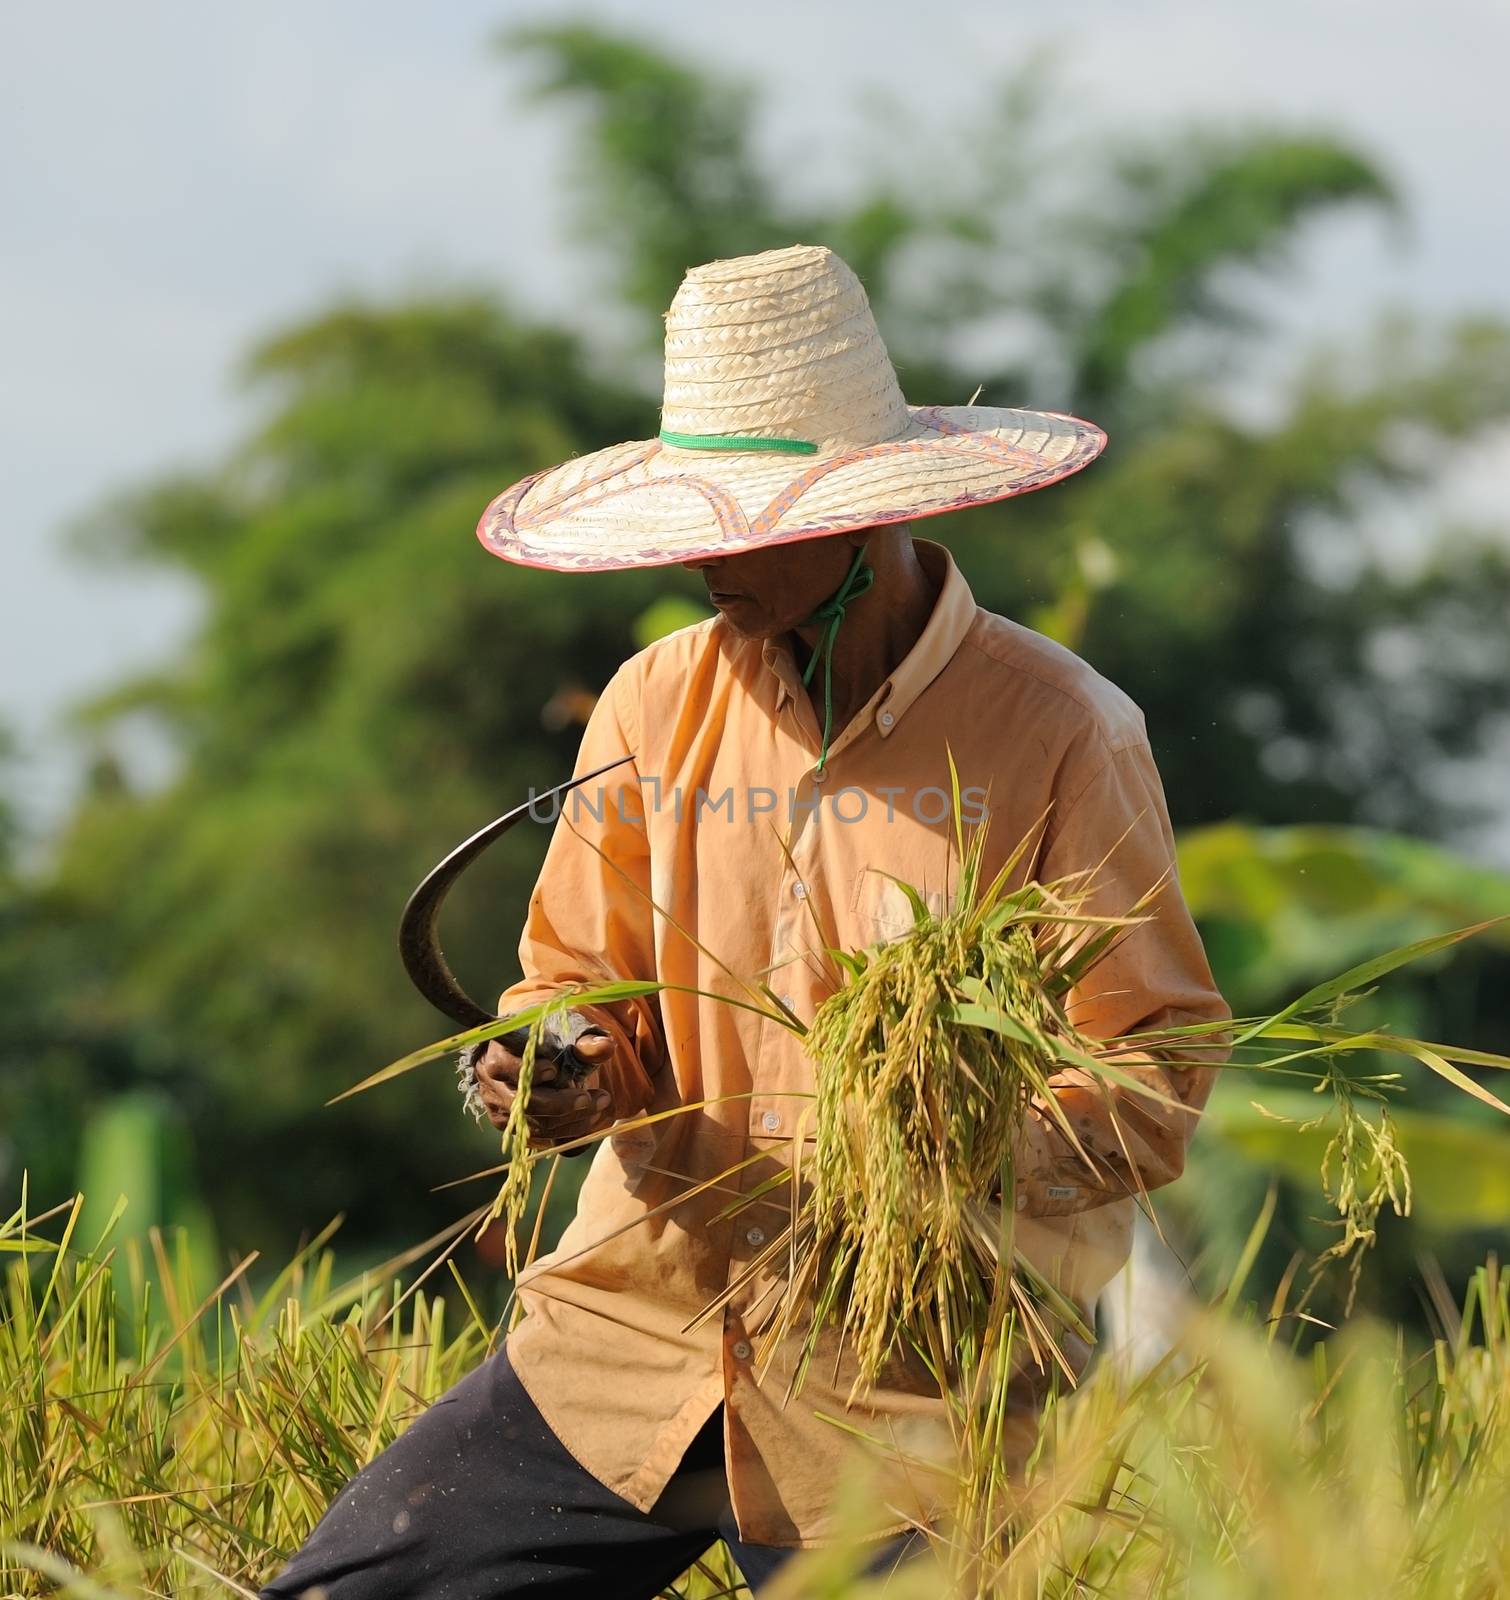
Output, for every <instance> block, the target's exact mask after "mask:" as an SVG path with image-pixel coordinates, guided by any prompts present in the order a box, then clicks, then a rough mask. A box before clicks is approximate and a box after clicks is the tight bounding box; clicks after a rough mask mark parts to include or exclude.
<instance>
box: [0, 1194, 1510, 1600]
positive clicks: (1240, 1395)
mask: <svg viewBox="0 0 1510 1600" xmlns="http://www.w3.org/2000/svg"><path fill="white" fill-rule="evenodd" d="M78 1215H79V1209H78V1206H77V1205H76V1204H74V1205H70V1206H68V1207H65V1208H63V1209H61V1210H58V1211H55V1212H53V1213H51V1214H50V1215H43V1216H39V1217H36V1218H32V1219H27V1218H25V1217H23V1216H21V1215H19V1214H18V1215H17V1216H13V1217H11V1218H10V1219H9V1220H8V1221H6V1222H5V1223H4V1224H3V1225H0V1253H3V1254H4V1255H5V1256H6V1257H7V1267H6V1277H5V1289H4V1299H3V1308H0V1593H3V1594H5V1595H21V1596H32V1595H43V1594H58V1595H77V1596H81V1597H83V1596H93V1597H115V1596H118V1597H132V1600H137V1597H145V1596H163V1595H172V1596H201V1595H203V1596H211V1595H215V1596H223V1595H226V1594H248V1593H255V1591H256V1588H257V1585H258V1583H259V1581H260V1580H262V1579H264V1578H265V1577H267V1576H268V1575H270V1574H271V1572H272V1571H273V1570H274V1569H275V1568H276V1567H277V1565H278V1563H279V1561H280V1559H281V1556H282V1555H283V1553H285V1552H287V1551H289V1550H291V1549H292V1548H294V1547H295V1546H296V1545H297V1544H298V1543H299V1542H300V1541H301V1540H302V1539H303V1537H304V1536H305V1534H306V1533H307V1532H308V1531H309V1529H310V1528H311V1527H312V1526H313V1525H314V1522H315V1521H316V1519H317V1518H318V1517H319V1515H320V1512H321V1510H322V1509H323V1507H324V1506H325V1504H326V1502H327V1501H328V1500H329V1499H330V1498H331V1496H332V1495H333V1494H334V1493H335V1491H336V1490H337V1489H338V1488H339V1487H340V1485H341V1484H342V1483H343V1482H344V1481H345V1480H346V1478H347V1477H349V1476H350V1475H351V1474H352V1473H353V1472H355V1471H356V1470H357V1469H358V1468H359V1467H360V1466H362V1465H363V1464H364V1463H365V1462H367V1461H369V1460H371V1459H372V1457H373V1456H374V1455H375V1454H377V1452H379V1451H380V1450H381V1449H383V1448H384V1446H385V1445H387V1444H388V1443H389V1442H390V1441H391V1440H392V1439H393V1438H395V1437H396V1436H397V1434H398V1433H399V1431H400V1430H401V1429H402V1428H403V1427H404V1426H405V1424H406V1423H407V1422H409V1421H410V1420H411V1419H412V1418H413V1417H414V1416H415V1415H416V1414H417V1413H418V1412H419V1410H420V1409H421V1408H422V1407H423V1406H425V1405H426V1404H427V1403H428V1402H429V1401H431V1400H433V1399H434V1398H435V1397H436V1396H437V1395H438V1394H440V1393H441V1392H442V1391H443V1390H444V1389H445V1388H446V1387H448V1386H449V1385H450V1384H451V1383H453V1382H454V1381H456V1380H457V1379H458V1378H459V1377H460V1376H461V1375H462V1374H463V1373H465V1372H466V1371H467V1370H469V1369H470V1368H471V1367H472V1366H473V1365H475V1364H476V1362H477V1361H479V1360H480V1359H481V1358H482V1357H483V1356H484V1355H485V1354H486V1353H487V1352H488V1350H489V1349H490V1348H491V1347H492V1345H493V1343H494V1341H495V1339H496V1337H497V1336H498V1333H499V1327H498V1325H497V1324H494V1323H490V1322H489V1321H487V1320H486V1319H484V1318H483V1317H482V1315H481V1314H480V1313H479V1311H478V1309H477V1306H476V1301H475V1299H474V1298H473V1297H471V1296H470V1295H469V1294H468V1292H467V1290H466V1286H465V1285H464V1284H463V1283H462V1282H461V1279H460V1276H459V1275H458V1274H455V1273H454V1272H453V1273H452V1274H451V1278H450V1283H451V1289H452V1293H451V1294H450V1295H449V1296H448V1297H447V1298H446V1299H442V1298H441V1297H440V1296H438V1295H432V1294H430V1293H428V1292H427V1291H426V1290H425V1289H421V1290H419V1291H418V1292H415V1291H414V1290H412V1289H410V1290H406V1289H405V1288H403V1286H402V1284H401V1282H400V1279H399V1277H398V1276H397V1275H393V1276H386V1275H378V1276H373V1277H370V1278H367V1279H363V1280H359V1281H357V1282H355V1283H350V1284H344V1285H343V1284H338V1283H337V1282H335V1280H334V1277H333V1258H332V1255H331V1254H330V1252H329V1249H328V1248H327V1247H326V1245H325V1243H324V1242H323V1241H316V1243H315V1244H314V1245H313V1246H312V1247H311V1248H310V1249H309V1250H308V1251H306V1252H305V1253H304V1254H303V1255H301V1256H300V1257H299V1258H298V1259H296V1260H295V1261H293V1262H291V1263H289V1264H288V1265H287V1266H286V1267H285V1268H284V1269H283V1270H282V1271H281V1272H280V1273H279V1274H277V1276H276V1277H275V1278H273V1279H272V1281H270V1282H268V1283H267V1284H266V1286H265V1287H264V1288H263V1289H262V1290H261V1291H260V1292H259V1293H257V1294H255V1295H254V1293H253V1292H252V1290H251V1289H250V1288H249V1281H250V1279H251V1278H252V1277H253V1275H254V1272H255V1267H256V1263H247V1264H245V1268H244V1270H238V1271H237V1272H235V1273H233V1274H231V1276H230V1278H229V1279H228V1280H227V1281H226V1282H225V1283H222V1284H219V1285H214V1284H212V1285H208V1286H206V1285H201V1284H196V1283H194V1282H193V1281H192V1272H191V1269H190V1267H189V1264H188V1257H189V1252H188V1250H187V1249H186V1248H185V1245H186V1241H184V1240H182V1239H176V1240H172V1239H163V1238H160V1237H157V1236H153V1237H152V1238H151V1239H150V1240H149V1241H147V1243H146V1244H145V1245H139V1244H136V1243H132V1242H127V1243H126V1244H124V1245H119V1246H113V1245H112V1244H111V1242H110V1240H109V1239H108V1238H107V1239H106V1240H105V1241H103V1242H102V1243H101V1244H100V1245H99V1246H98V1247H93V1246H92V1245H91V1247H89V1248H85V1247H84V1246H83V1245H82V1244H81V1241H80V1240H79V1239H78V1238H77V1227H76V1226H75V1224H76V1223H77V1219H78ZM1266 1222H1267V1218H1266V1216H1264V1215H1262V1214H1261V1215H1260V1216H1259V1217H1258V1218H1256V1219H1255V1224H1254V1229H1253V1238H1252V1241H1250V1243H1251V1245H1252V1249H1250V1250H1249V1251H1248V1252H1246V1253H1245V1258H1244V1259H1245V1260H1251V1258H1252V1254H1253V1250H1254V1249H1256V1246H1257V1241H1258V1240H1259V1239H1260V1238H1261V1236H1262V1233H1263V1230H1264V1227H1265V1226H1266ZM1244 1270H1245V1268H1244V1267H1243V1266H1242V1264H1239V1267H1238V1271H1237V1274H1236V1275H1235V1276H1234V1278H1233V1281H1232V1283H1231V1285H1229V1293H1228V1294H1227V1295H1225V1296H1223V1297H1222V1299H1221V1300H1219V1301H1218V1302H1217V1303H1215V1304H1213V1305H1211V1306H1209V1307H1206V1308H1203V1309H1202V1310H1200V1311H1199V1312H1198V1313H1196V1314H1195V1315H1193V1316H1192V1318H1191V1320H1190V1322H1189V1323H1188V1324H1187V1326H1186V1328H1185V1330H1184V1332H1183V1334H1182V1335H1181V1337H1180V1338H1179V1340H1178V1342H1177V1344H1176V1345H1175V1347H1174V1348H1173V1349H1172V1350H1171V1351H1170V1352H1169V1353H1168V1354H1167V1355H1166V1356H1165V1357H1164V1358H1163V1359H1162V1360H1161V1361H1160V1362H1159V1363H1158V1364H1157V1365H1156V1366H1154V1367H1153V1368H1152V1369H1150V1370H1148V1371H1145V1372H1141V1373H1138V1372H1135V1371H1133V1370H1131V1368H1130V1367H1129V1366H1127V1365H1125V1364H1119V1363H1117V1362H1115V1361H1112V1360H1110V1359H1108V1360H1106V1361H1101V1362H1097V1363H1094V1364H1093V1365H1092V1368H1091V1370H1090V1372H1089V1374H1088V1375H1087V1377H1086V1378H1085V1380H1084V1381H1083V1382H1082V1384H1081V1386H1080V1388H1079V1389H1078V1390H1077V1391H1076V1392H1074V1393H1073V1394H1067V1395H1064V1396H1062V1397H1060V1398H1058V1399H1056V1400H1052V1401H1051V1402H1050V1404H1049V1407H1048V1410H1047V1412H1046V1414H1045V1419H1044V1427H1043V1432H1042V1435H1041V1439H1040V1444H1039V1448H1038V1451H1037V1453H1036V1454H1035V1457H1034V1459H1033V1460H1032V1461H1031V1462H1030V1465H1029V1471H1028V1473H1027V1475H1026V1477H1025V1478H1024V1480H1023V1482H1022V1483H1021V1484H1020V1485H1017V1486H1016V1487H1015V1489H1014V1493H1013V1496H1012V1499H1011V1501H1010V1503H1009V1504H1008V1505H1007V1507H1006V1509H1005V1516H1006V1520H1007V1523H1008V1537H1006V1538H1005V1539H1004V1540H1003V1541H1002V1549H1003V1552H1004V1554H1003V1556H1002V1559H1001V1561H1000V1564H999V1565H998V1566H997V1567H996V1568H995V1569H993V1570H991V1571H989V1572H984V1573H982V1574H980V1577H979V1583H978V1588H977V1592H978V1593H990V1594H993V1595H1002V1596H1011V1597H1014V1600H1015V1597H1018V1596H1023V1597H1027V1596H1033V1597H1040V1596H1042V1597H1048V1596H1052V1597H1056V1600H1057V1597H1061V1596H1063V1597H1068V1596H1080V1595H1085V1596H1090V1595H1097V1596H1105V1597H1113V1600H1119V1597H1123V1596H1127V1597H1132V1596H1140V1597H1141V1596H1157V1597H1164V1596H1176V1595H1179V1596H1200V1597H1202V1600H1205V1597H1208V1596H1210V1597H1218V1600H1221V1597H1227V1596H1232V1597H1249V1596H1251V1597H1253V1600H1258V1597H1260V1596H1262V1597H1264V1600H1276V1597H1289V1596H1295V1597H1297V1600H1298V1597H1301V1596H1304V1597H1306V1600H1310V1597H1312V1596H1314V1595H1315V1594H1317V1593H1332V1594H1338V1595H1359V1596H1378V1597H1391V1600H1392V1597H1396V1596H1398V1597H1400V1600H1405V1597H1407V1596H1408V1597H1410V1600H1438V1597H1441V1600H1446V1597H1449V1596H1450V1597H1454V1600H1459V1597H1463V1600H1468V1597H1472V1600H1489V1597H1491V1596H1499V1595H1503V1594H1506V1593H1510V1519H1507V1517H1506V1516H1505V1508H1506V1506H1507V1505H1510V1431H1507V1424H1510V1295H1507V1282H1506V1279H1505V1276H1504V1274H1503V1273H1502V1271H1501V1270H1500V1267H1499V1264H1498V1263H1497V1261H1495V1260H1494V1259H1492V1258H1491V1259H1490V1260H1489V1261H1487V1262H1486V1263H1485V1264H1484V1265H1483V1266H1482V1267H1481V1268H1479V1269H1478V1270H1477V1271H1476V1273H1475V1274H1474V1277H1473V1280H1472V1282H1471V1283H1470V1284H1469V1286H1468V1288H1467V1291H1466V1294H1465V1296H1464V1298H1463V1300H1462V1303H1461V1304H1460V1305H1458V1306H1445V1305H1444V1306H1442V1307H1440V1308H1439V1310H1440V1314H1441V1320H1442V1323H1443V1326H1442V1328H1441V1329H1440V1332H1439V1335H1438V1337H1436V1338H1435V1339H1434V1340H1433V1341H1432V1342H1431V1343H1430V1344H1429V1345H1424V1346H1423V1347H1422V1348H1410V1347H1408V1346H1407V1344H1406V1343H1405V1342H1404V1340H1403V1338H1402V1337H1401V1335H1400V1334H1399V1333H1398V1331H1397V1330H1394V1329H1389V1328H1385V1327H1382V1326H1380V1325H1378V1324H1376V1323H1372V1322H1370V1321H1369V1320H1368V1319H1366V1318H1360V1319H1355V1320H1350V1321H1349V1322H1347V1323H1345V1324H1344V1325H1342V1326H1341V1327H1338V1328H1336V1329H1331V1330H1322V1332H1323V1337H1321V1338H1319V1339H1318V1340H1317V1341H1316V1342H1315V1344H1314V1345H1313V1346H1312V1347H1311V1348H1310V1349H1309V1350H1308V1351H1307V1352H1306V1353H1305V1354H1304V1355H1300V1354H1297V1353H1296V1351H1297V1349H1298V1348H1299V1346H1300V1345H1301V1344H1302V1343H1303V1339H1302V1335H1303V1334H1304V1333H1305V1332H1306V1330H1307V1328H1308V1326H1309V1324H1307V1322H1306V1319H1305V1316H1304V1314H1298V1315H1297V1314H1296V1313H1295V1312H1294V1311H1293V1310H1292V1309H1289V1308H1288V1306H1287V1303H1286V1301H1285V1298H1284V1294H1285V1291H1284V1289H1283V1288H1282V1289H1281V1293H1280V1295H1279V1296H1276V1298H1275V1301H1274V1302H1273V1303H1272V1304H1271V1305H1269V1306H1267V1307H1257V1306H1252V1305H1250V1304H1249V1303H1248V1302H1247V1301H1246V1300H1245V1299H1244V1297H1243V1295H1242V1293H1241V1288H1242V1273H1243V1271H1244ZM456 1307H459V1308H460V1309H459V1311H458V1310H456V1309H455V1308H456ZM1312 1331H1315V1330H1312ZM947 1538H948V1534H947V1530H945V1532H944V1534H943V1540H947ZM938 1553H939V1558H940V1559H939V1560H938V1562H937V1563H934V1562H933V1561H932V1560H931V1559H930V1558H927V1557H925V1558H922V1559H921V1560H920V1561H919V1562H918V1563H917V1565H916V1566H915V1567H914V1568H913V1569H912V1570H907V1569H903V1571H902V1572H901V1573H899V1574H898V1575H896V1576H894V1577H893V1579H892V1580H891V1582H890V1586H889V1587H888V1588H887V1589H886V1591H885V1592H886V1593H887V1594H889V1595H892V1596H895V1597H901V1600H910V1597H916V1600H923V1597H924V1596H927V1597H929V1600H936V1597H937V1596H939V1595H940V1594H948V1593H951V1592H952V1593H954V1594H956V1595H959V1594H961V1591H960V1590H958V1589H957V1588H956V1589H953V1590H950V1589H949V1588H948V1587H947V1577H946V1574H947V1572H948V1570H949V1568H950V1566H951V1559H950V1558H951V1552H950V1551H949V1549H948V1548H947V1545H946V1544H945V1543H944V1542H942V1540H941V1543H940V1545H939V1552H938ZM790 1572H791V1576H790V1580H789V1582H787V1581H785V1580H784V1591H785V1592H786V1593H787V1594H788V1595H790V1596H797V1595H803V1596H833V1597H835V1600H837V1597H840V1596H856V1597H858V1596H862V1595H865V1594H867V1593H869V1592H872V1591H871V1590H870V1589H867V1588H866V1587H865V1586H864V1585H862V1584H860V1583H858V1582H856V1581H855V1580H854V1579H853V1578H852V1577H851V1576H850V1571H849V1562H848V1560H847V1558H846V1556H845V1554H844V1552H842V1551H829V1552H819V1553H816V1554H815V1555H813V1556H811V1557H808V1558H804V1560H803V1561H802V1562H800V1563H795V1564H794V1566H793V1568H792V1569H790ZM732 1583H733V1578H732V1575H731V1573H730V1571H729V1569H728V1567H727V1563H726V1559H725V1558H724V1557H723V1556H722V1555H721V1554H719V1553H718V1552H714V1553H712V1554H711V1555H710V1557H709V1560H708V1562H707V1564H706V1567H705V1569H704V1570H702V1571H697V1572H693V1573H689V1574H688V1575H687V1577H686V1578H685V1579H684V1580H683V1582H682V1583H681V1584H680V1585H678V1586H677V1588H676V1589H675V1590H674V1591H673V1592H674V1593H676V1594H679V1595H682V1596H684V1597H688V1600H691V1597H695V1596H696V1597H704V1600H706V1597H709V1596H713V1595H717V1594H729V1593H733V1592H735V1591H734V1590H733V1588H732Z"/></svg>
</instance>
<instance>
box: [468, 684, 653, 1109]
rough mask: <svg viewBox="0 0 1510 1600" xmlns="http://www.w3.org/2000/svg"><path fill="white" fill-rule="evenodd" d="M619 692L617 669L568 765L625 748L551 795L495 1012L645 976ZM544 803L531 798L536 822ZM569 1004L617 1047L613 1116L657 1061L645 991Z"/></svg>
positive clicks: (645, 884) (606, 1079) (637, 796)
mask: <svg viewBox="0 0 1510 1600" xmlns="http://www.w3.org/2000/svg"><path fill="white" fill-rule="evenodd" d="M628 699H629V696H628V692H627V687H626V684H625V681H624V673H623V671H622V670H621V671H620V672H619V673H618V674H616V675H615V676H614V678H613V679H612V680H611V681H610V683H609V684H608V686H607V688H605V689H604V691H603V693H602V695H601V696H600V697H599V699H598V702H597V704H596V705H595V706H594V708H593V711H592V714H591V715H590V717H589V718H588V721H587V727H586V729H585V730H584V731H583V734H582V744H581V747H580V749H579V750H578V752H577V760H576V765H575V767H574V769H573V773H572V775H573V777H581V776H582V775H583V774H585V773H589V772H593V771H595V770H596V769H598V768H599V767H603V766H606V765H607V764H608V763H610V762H613V761H617V760H619V759H620V758H622V757H624V756H626V755H627V756H630V757H631V759H630V760H628V761H625V762H624V763H623V765H621V766H617V767H614V768H613V770H612V771H609V772H605V773H603V775H602V776H601V777H598V778H594V779H592V780H591V781H590V782H588V783H585V784H584V785H583V786H582V787H581V788H580V789H575V790H573V791H572V792H571V793H569V794H566V795H563V796H561V797H560V799H559V801H558V802H552V804H558V805H559V811H558V812H557V814H556V817H555V823H554V830H553V832H552V834H551V840H550V844H549V846H548V847H547V849H546V853H545V862H544V865H543V866H542V867H541V869H540V876H539V879H538V880H537V881H536V884H535V888H534V892H533V893H532V894H531V895H530V902H529V909H528V911H527V913H526V915H525V920H524V929H523V932H522V934H521V937H520V941H519V966H520V971H521V973H522V976H521V978H520V979H519V981H518V982H517V983H514V984H511V985H510V986H509V987H508V988H507V989H505V990H504V991H503V994H502V995H501V996H500V997H499V1001H498V1013H499V1015H500V1016H507V1015H509V1014H511V1013H513V1012H517V1011H522V1010H523V1009H524V1008H525V1007H527V1006H531V1005H535V1004H538V1003H539V1002H540V1001H542V1000H548V999H550V998H552V997H553V996H554V995H556V994H558V993H560V992H561V990H562V989H564V988H568V987H576V986H581V987H584V988H587V987H596V986H598V985H600V984H604V983H611V982H615V981H618V980H621V979H626V978H645V979H653V978H654V977H655V969H656V963H655V944H654V921H653V916H654V913H653V911H652V907H651V902H650V893H651V889H650V846H649V838H648V835H647V833H646V828H645V812H644V802H643V798H642V794H641V790H640V774H639V768H638V764H637V763H636V761H635V760H633V759H632V757H633V748H632V743H631V739H630V737H629V734H628V733H627V732H626V724H631V725H632V715H631V713H632V707H631V706H630V705H628V704H627V701H628ZM550 814H551V813H550V808H549V805H547V804H544V803H543V804H542V805H541V806H540V808H539V813H538V817H539V821H541V822H545V821H548V820H549V819H550ZM576 1009H577V1010H579V1011H581V1012H582V1013H583V1014H584V1015H585V1016H586V1017H587V1018H588V1020H589V1021H590V1022H591V1024H592V1025H593V1026H594V1027H598V1028H601V1029H603V1030H604V1032H606V1033H607V1034H609V1035H610V1037H611V1038H612V1039H613V1041H614V1043H615V1045H616V1046H617V1049H616V1050H615V1051H614V1056H613V1061H612V1063H611V1065H610V1066H609V1067H608V1068H606V1069H605V1070H604V1072H603V1076H602V1084H603V1087H604V1088H605V1089H607V1090H608V1092H609V1093H610V1094H611V1095H612V1096H613V1111H614V1115H615V1117H616V1118H621V1117H627V1116H632V1115H634V1114H635V1113H636V1112H637V1111H640V1110H643V1109H644V1107H645V1106H647V1105H648V1104H649V1103H650V1098H651V1093H652V1084H651V1078H652V1075H653V1074H654V1073H655V1072H657V1071H658V1070H659V1068H660V1064H661V1061H662V1052H663V1036H662V1032H661V1023H660V1007H659V1005H658V1003H657V1001H656V997H655V996H654V995H649V996H646V997H644V998H642V999H636V1000H623V1001H617V1002H615V1003H613V1004H612V1005H600V1006H579V1007H576Z"/></svg>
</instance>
